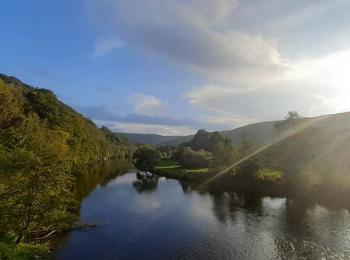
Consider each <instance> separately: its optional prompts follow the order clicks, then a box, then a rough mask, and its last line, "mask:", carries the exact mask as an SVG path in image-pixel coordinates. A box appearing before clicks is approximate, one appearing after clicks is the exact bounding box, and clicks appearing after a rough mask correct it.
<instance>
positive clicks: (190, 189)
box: [178, 180, 193, 193]
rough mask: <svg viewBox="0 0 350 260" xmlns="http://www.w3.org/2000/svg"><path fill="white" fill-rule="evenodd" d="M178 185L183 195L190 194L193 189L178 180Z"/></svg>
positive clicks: (189, 184)
mask: <svg viewBox="0 0 350 260" xmlns="http://www.w3.org/2000/svg"><path fill="white" fill-rule="evenodd" d="M178 182H179V184H180V185H181V188H182V191H183V193H190V192H191V191H192V190H193V187H192V185H191V183H190V182H188V181H183V180H178Z"/></svg>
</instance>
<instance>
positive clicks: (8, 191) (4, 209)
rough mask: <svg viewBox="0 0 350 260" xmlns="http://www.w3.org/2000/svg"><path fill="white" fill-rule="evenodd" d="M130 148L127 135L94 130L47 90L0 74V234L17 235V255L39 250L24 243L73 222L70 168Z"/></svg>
mask: <svg viewBox="0 0 350 260" xmlns="http://www.w3.org/2000/svg"><path fill="white" fill-rule="evenodd" d="M131 150H132V147H130V146H129V144H128V143H127V142H126V140H125V139H123V138H121V137H119V136H117V135H115V134H114V133H112V132H111V131H110V130H109V129H107V128H105V127H103V128H102V129H98V128H97V127H96V126H95V125H94V124H93V123H92V121H91V120H88V119H86V118H84V117H83V116H82V115H80V114H78V113H77V112H75V111H74V110H72V109H71V108H70V107H68V106H66V105H64V104H63V103H61V102H60V101H58V100H57V98H56V96H55V95H54V94H53V93H52V92H51V91H49V90H45V89H36V88H33V87H30V86H28V85H25V84H23V83H21V82H20V81H18V80H15V79H13V78H9V77H7V76H4V75H0V212H1V218H0V235H1V236H5V235H8V234H11V235H12V236H14V237H15V244H17V245H16V246H15V247H14V248H15V249H14V251H13V252H15V254H16V256H17V255H18V256H21V255H22V256H25V255H27V254H28V255H29V254H31V252H32V251H33V250H34V251H35V250H36V249H38V250H39V249H40V247H37V245H31V244H22V242H30V241H33V239H34V238H36V237H40V236H43V235H45V234H47V233H48V232H50V231H52V230H62V229H64V228H65V227H67V226H69V225H71V224H72V223H73V222H74V221H75V220H76V218H77V216H76V214H74V212H76V210H77V207H78V203H77V200H76V196H75V193H74V190H73V188H74V187H75V186H76V182H77V179H76V176H77V174H75V175H73V174H72V173H73V171H74V170H76V169H77V168H80V167H82V166H84V165H86V164H87V163H94V162H98V161H104V160H109V159H113V158H128V157H130V153H131ZM7 245H8V243H7ZM1 247H2V248H4V247H5V246H4V243H3V244H2V245H1ZM2 251H4V250H2ZM10 259H12V258H10ZM18 259H21V258H18Z"/></svg>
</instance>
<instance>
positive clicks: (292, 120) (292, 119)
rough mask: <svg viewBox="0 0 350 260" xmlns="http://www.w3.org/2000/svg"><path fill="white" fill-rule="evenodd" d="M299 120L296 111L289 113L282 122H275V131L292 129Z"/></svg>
mask: <svg viewBox="0 0 350 260" xmlns="http://www.w3.org/2000/svg"><path fill="white" fill-rule="evenodd" d="M300 118H301V117H300V114H299V113H298V111H289V112H288V113H287V115H286V116H285V117H284V120H283V121H278V122H276V123H275V125H274V126H275V128H276V129H277V130H279V131H284V130H286V129H288V128H291V127H294V126H295V125H296V124H297V123H298V122H299V119H300Z"/></svg>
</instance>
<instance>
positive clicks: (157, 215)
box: [55, 172, 350, 259]
mask: <svg viewBox="0 0 350 260" xmlns="http://www.w3.org/2000/svg"><path fill="white" fill-rule="evenodd" d="M80 219H81V222H83V223H86V222H88V223H97V224H98V226H97V227H95V228H90V229H86V230H80V231H79V230H77V231H73V232H71V233H70V234H69V235H68V236H67V237H66V239H65V241H64V242H63V243H62V245H61V246H60V247H59V249H58V250H57V252H56V254H55V259H350V214H349V211H348V210H347V209H329V208H326V207H324V206H321V205H317V204H314V205H304V203H302V202H295V201H292V200H289V199H286V198H271V197H264V196H259V195H256V194H240V193H235V192H233V191H230V192H228V191H216V192H205V191H201V192H199V191H196V190H193V189H191V188H190V187H189V185H186V184H184V183H181V182H179V181H177V180H170V179H165V178H159V179H158V178H151V180H150V181H149V180H148V181H147V182H145V181H141V180H138V179H137V177H136V173H135V172H129V173H127V174H123V175H120V176H117V177H114V178H113V179H111V180H109V182H108V183H105V184H103V185H102V186H101V185H97V186H96V187H95V188H94V190H93V191H92V192H90V193H89V194H88V195H87V197H86V198H84V199H83V201H82V204H81V209H80Z"/></svg>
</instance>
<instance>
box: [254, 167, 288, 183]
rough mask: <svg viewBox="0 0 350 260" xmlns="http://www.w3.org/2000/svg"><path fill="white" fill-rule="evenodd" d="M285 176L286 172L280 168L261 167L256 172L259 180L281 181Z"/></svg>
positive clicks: (256, 177)
mask: <svg viewBox="0 0 350 260" xmlns="http://www.w3.org/2000/svg"><path fill="white" fill-rule="evenodd" d="M283 178H284V174H283V172H281V171H279V170H270V169H261V170H259V171H258V172H257V173H255V179H256V180H259V181H269V182H281V181H282V180H283Z"/></svg>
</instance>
